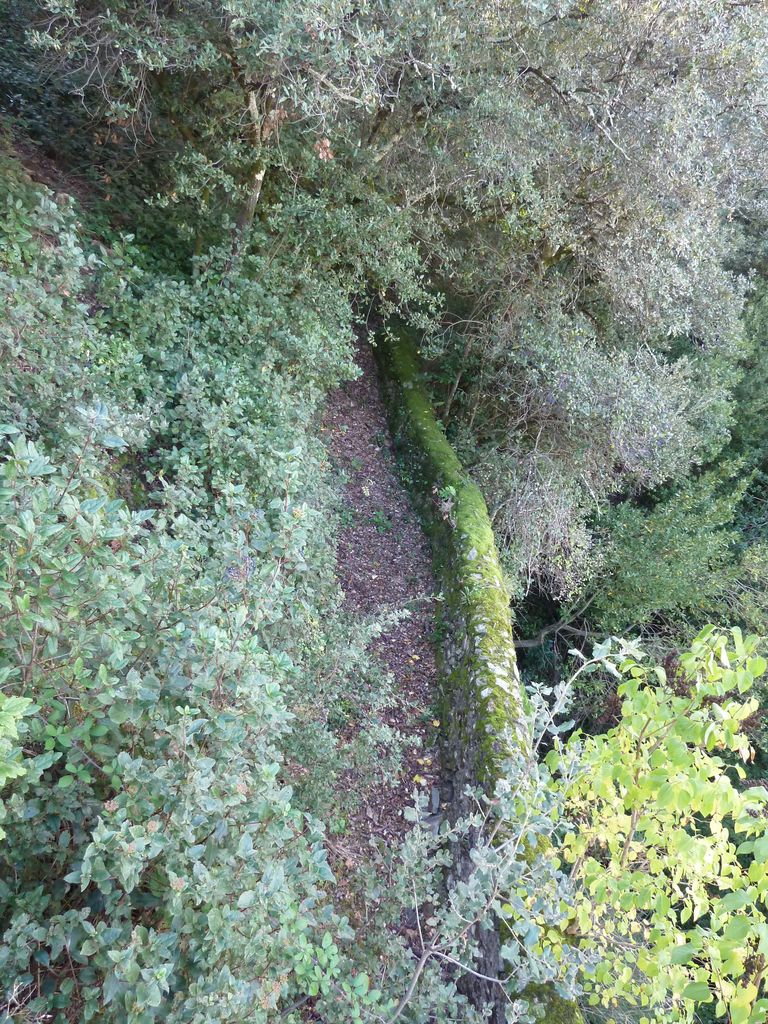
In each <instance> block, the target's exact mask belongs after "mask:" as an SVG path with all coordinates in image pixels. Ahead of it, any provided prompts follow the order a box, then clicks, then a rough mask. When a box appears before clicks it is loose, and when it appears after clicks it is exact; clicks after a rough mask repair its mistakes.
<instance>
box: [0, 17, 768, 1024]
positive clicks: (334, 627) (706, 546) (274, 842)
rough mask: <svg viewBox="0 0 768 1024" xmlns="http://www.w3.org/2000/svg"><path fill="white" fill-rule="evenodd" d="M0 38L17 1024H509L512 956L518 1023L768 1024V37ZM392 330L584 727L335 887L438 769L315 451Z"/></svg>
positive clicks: (513, 32) (60, 32) (754, 30)
mask: <svg viewBox="0 0 768 1024" xmlns="http://www.w3.org/2000/svg"><path fill="white" fill-rule="evenodd" d="M2 17H3V21H2V23H3V24H4V26H5V27H6V28H7V39H8V44H7V46H6V47H5V49H4V51H3V53H2V55H0V84H1V85H2V95H3V99H2V104H3V121H2V132H3V136H2V137H3V142H2V155H1V156H0V177H1V178H2V182H3V187H4V193H5V196H4V199H3V208H2V210H0V294H1V295H2V297H3V306H4V315H3V318H2V321H1V322H0V403H1V404H2V413H1V414H0V437H1V438H2V443H3V448H2V454H1V456H0V475H1V476H2V485H1V486H0V536H1V537H2V548H1V549H0V787H2V790H1V791H0V800H1V801H2V802H1V803H0V824H1V826H2V828H0V862H2V865H3V870H2V871H1V872H0V922H1V927H2V944H1V945H0V987H1V988H2V991H3V999H4V1008H3V1012H4V1013H5V1014H7V1015H8V1016H9V1017H11V1018H13V1019H14V1020H19V1021H30V1022H32V1021H38V1020H42V1019H44V1016H45V1015H47V1014H51V1013H52V1014H53V1015H54V1018H55V1019H58V1020H62V1021H63V1020H91V1019H99V1020H105V1021H115V1022H122V1021H128V1022H131V1024H145V1022H146V1024H149V1022H151V1021H155V1020H158V1021H159V1020H164V1021H178V1022H184V1024H187V1022H192V1021H199V1022H209V1021H222V1022H224V1021H238V1022H240V1021H244V1020H245V1021H253V1022H254V1024H258V1022H260V1021H264V1022H267V1021H270V1022H272V1021H275V1020H278V1019H279V1020H284V1021H287V1022H288V1024H291V1022H295V1024H298V1022H299V1021H300V1020H302V1019H306V1018H305V1017H304V1016H303V1015H304V1014H305V1013H307V1012H311V1013H313V1014H314V1016H315V1019H320V1020H324V1021H328V1022H331V1021H332V1022H334V1024H336V1022H339V1024H343V1022H344V1021H350V1022H353V1021H361V1020H362V1021H367V1022H374V1021H375V1022H381V1021H386V1022H394V1021H396V1020H402V1021H411V1022H413V1024H417V1022H419V1024H422V1022H423V1024H426V1022H428V1021H432V1020H440V1021H443V1020H445V1021H449V1020H456V1021H462V1022H466V1024H477V1022H479V1021H480V1020H481V1019H482V1012H481V1010H479V1009H478V1008H477V1007H473V1006H471V1005H469V1004H468V1002H467V1000H466V999H465V997H464V996H463V995H462V994H460V992H459V989H460V987H461V986H460V984H457V982H458V981H459V978H460V975H461V973H462V972H466V971H471V970H472V969H473V963H474V962H475V960H474V958H475V956H476V954H477V949H476V947H475V944H474V941H473V939H472V935H474V934H475V929H476V927H477V926H483V925H487V924H488V922H497V923H498V922H501V931H500V941H501V951H502V954H501V955H502V958H503V960H504V963H505V965H506V970H505V973H504V976H503V977H501V978H500V979H499V982H498V983H499V984H500V985H501V986H502V988H503V991H504V993H505V997H506V998H507V1000H508V1004H509V1005H508V1017H509V1019H510V1020H513V1019H514V1020H526V1019H531V1015H532V1013H533V1011H534V1007H533V1005H532V1004H533V1003H535V993H536V992H537V991H538V989H537V988H535V987H534V988H531V987H530V986H531V985H534V986H538V985H540V984H541V983H548V982H552V981H554V982H556V983H557V986H558V991H559V992H561V993H562V994H563V995H564V996H566V997H568V998H574V997H580V998H581V999H582V1003H583V1005H584V1007H585V1012H586V1013H588V1014H594V1017H593V1018H591V1019H594V1020H600V1021H602V1020H605V1019H606V1017H608V1018H609V1019H610V1018H611V1017H613V1018H615V1019H618V1018H621V1019H626V1020H640V1021H643V1020H652V1019H653V1020H658V1021H672V1020H684V1021H691V1020H693V1019H694V1016H695V1015H696V1014H697V1013H709V1012H710V1011H711V1013H712V1014H713V1015H714V1017H716V1018H718V1019H724V1020H727V1021H728V1022H729V1024H761V1022H764V1021H765V1020H766V1019H767V1018H768V1002H767V1001H766V998H765V997H764V991H765V975H766V970H765V966H766V957H768V947H767V946H766V943H767V941H768V940H767V939H766V935H767V934H768V933H767V932H766V919H765V902H766V899H765V895H766V879H765V878H764V875H765V871H764V861H765V859H766V837H765V792H764V790H762V789H759V788H758V787H753V788H751V789H750V788H746V787H743V786H741V783H740V782H739V781H738V779H739V777H740V776H743V775H744V772H745V770H746V771H748V772H753V773H754V772H755V771H759V770H760V766H761V764H762V763H763V762H762V761H761V759H763V758H764V757H765V756H768V755H767V754H766V751H768V744H767V743H766V741H765V739H764V734H765V729H764V726H763V725H762V723H761V721H760V713H759V707H758V701H762V703H764V694H763V690H762V685H763V684H761V683H760V681H759V680H760V677H761V676H762V674H763V672H764V670H765V663H764V661H763V660H762V658H761V656H760V655H759V653H758V647H759V645H760V641H758V640H756V639H754V638H751V637H750V638H749V639H746V640H745V639H742V634H741V632H739V631H738V629H736V630H734V631H733V632H732V633H730V634H725V633H721V632H719V631H714V630H708V631H705V632H704V633H701V627H702V626H703V624H704V623H705V622H706V621H707V620H717V621H729V622H732V623H734V624H740V625H742V626H743V627H744V631H745V632H755V633H758V634H765V633H766V632H767V631H768V602H767V601H766V597H765V588H766V582H768V519H766V515H765V511H764V509H765V501H766V476H765V447H766V442H767V441H768V435H767V434H766V427H765V422H766V418H765V401H766V400H765V396H764V392H765V388H764V386H763V385H764V384H765V383H766V381H768V363H767V362H766V357H765V354H764V351H765V346H764V344H763V342H764V338H765V331H766V324H767V322H768V321H767V319H766V311H767V310H768V299H767V298H766V294H767V293H766V289H765V286H764V285H763V284H762V283H761V279H762V278H763V277H764V276H765V274H766V271H767V270H768V260H766V257H765V243H764V228H765V223H766V220H767V219H768V218H767V217H766V213H768V211H766V208H765V187H764V181H765V176H766V171H767V170H768V167H766V159H767V156H766V155H767V154H768V146H766V144H765V142H766V140H765V110H766V104H767V103H768V95H766V82H768V74H767V72H768V66H766V64H767V62H768V45H766V42H767V41H768V14H766V11H765V8H764V5H762V4H760V3H752V2H748V0H747V2H743V3H733V2H730V0H626V2H625V0H620V2H609V0H583V2H576V3H574V2H573V0H509V2H504V3H501V4H500V3H498V2H495V0H494V2H485V0H483V2H480V3H473V4H465V3H461V2H456V3H453V2H452V3H439V4H435V3H434V0H415V2H412V3H409V4H401V3H399V2H390V0H385V2H381V3H376V4H372V3H360V4H355V5H350V4H345V3H341V2H338V0H320V2H312V3H309V2H306V3H305V2H301V0H273V2H269V3H264V2H261V0H259V2H256V0H225V2H223V3H221V2H217V3H214V2H210V0H177V2H161V3H153V4H146V3H144V2H137V0H116V2H115V3H113V4H110V5H109V6H106V5H104V4H101V3H98V2H90V0H63V2H61V0H39V2H38V0H22V2H20V3H14V4H9V5H6V7H5V9H4V10H3V12H2ZM52 158H53V159H52ZM24 165H26V167H27V168H28V169H30V170H31V172H32V175H33V176H34V177H36V178H38V179H40V178H42V179H43V180H46V181H47V182H48V183H49V184H50V185H51V187H50V188H46V187H41V186H40V185H37V184H34V183H33V181H32V179H31V177H30V174H29V173H28V170H25V169H24ZM70 193H71V194H70ZM73 196H74V198H73ZM374 308H375V309H376V311H377V315H379V316H383V317H386V316H387V315H388V314H389V313H390V312H392V311H394V310H397V311H398V312H399V314H400V315H401V316H403V317H405V318H406V319H407V320H409V321H410V322H411V323H413V324H415V325H417V326H419V327H421V328H423V329H424V331H425V336H424V344H423V354H424V356H425V360H426V366H427V369H428V376H429V381H430V383H431V385H432V388H433V395H434V398H435V401H436V403H437V404H438V405H439V408H440V410H441V412H442V415H443V418H444V420H445V423H446V425H447V427H448V430H449V434H450V437H451V440H452V441H453V442H454V443H455V445H456V447H457V449H458V450H459V451H460V453H461V454H462V456H463V457H464V459H465V461H466V462H467V463H468V464H469V465H470V466H471V467H472V469H473V470H474V473H475V475H476V478H477V480H478V482H479V483H480V484H481V487H482V489H483V491H484V493H485V495H486V497H487V499H488V502H489V505H490V506H491V509H492V512H493V518H494V526H495V529H496V533H497V540H498V543H499V545H500V547H501V548H502V549H503V554H504V557H505V564H506V566H507V570H508V573H509V577H510V583H511V589H512V590H513V591H514V592H515V594H516V595H517V596H518V597H519V598H520V599H521V608H520V619H521V631H524V632H525V633H527V638H526V639H524V640H523V642H522V643H521V648H522V649H524V650H533V651H534V654H532V655H530V656H529V659H528V662H527V669H528V674H529V675H531V676H537V675H543V674H544V673H549V674H550V675H551V676H552V678H553V679H554V680H556V681H558V680H560V679H562V678H565V677H566V676H567V675H568V674H569V669H568V663H569V660H570V659H576V660H577V661H579V662H580V666H579V668H578V671H577V673H576V676H577V678H576V679H575V682H574V688H575V694H576V704H575V713H576V715H577V716H578V717H579V718H580V719H581V721H582V723H583V724H585V725H586V727H587V733H586V734H585V735H582V734H580V733H573V735H570V734H571V732H572V729H573V723H569V722H564V717H565V714H566V704H567V699H566V697H567V689H568V688H567V687H565V686H563V685H560V684H559V682H558V685H556V686H555V687H554V688H553V689H552V690H550V691H542V690H540V689H536V688H534V693H533V697H532V701H533V705H534V706H535V710H536V711H537V715H536V716H535V722H534V724H533V725H532V728H534V729H535V730H536V731H538V732H539V733H540V741H541V747H542V750H543V751H544V750H547V751H549V753H548V755H547V757H546V758H545V760H544V761H543V762H542V763H537V762H536V761H534V760H529V759H526V758H522V759H521V760H520V761H519V762H517V761H513V762H512V763H510V764H509V765H508V766H507V770H506V776H505V778H504V780H503V782H502V784H500V786H499V788H498V791H497V793H496V794H495V795H494V796H493V799H489V795H486V797H485V798H484V797H483V796H481V795H478V801H477V811H476V813H475V814H473V815H471V816H470V818H469V819H468V820H464V821H458V822H457V821H450V822H446V823H444V825H443V826H442V830H441V831H440V833H439V835H438V836H434V835H433V834H432V832H431V831H430V830H429V829H423V828H420V827H416V828H414V830H413V832H412V833H411V834H410V835H409V836H408V837H407V839H406V840H405V842H404V843H403V844H402V845H401V846H400V847H397V848H394V849H389V850H378V851H376V850H372V851H371V855H370V860H369V862H368V863H366V864H365V865H364V866H361V867H359V869H358V870H357V871H356V872H354V877H352V878H346V879H344V880H343V882H344V884H343V885H342V886H339V887H337V885H336V883H337V881H339V879H337V878H336V877H335V875H334V870H332V865H331V859H330V855H329V845H330V844H329V842H328V834H329V831H331V830H337V829H343V827H344V826H343V822H344V819H345V817H346V816H347V815H348V814H349V813H350V811H352V810H354V808H355V806H356V805H357V804H359V802H360V801H361V800H362V799H364V798H365V792H366V788H367V787H369V786H371V785H372V784H373V783H374V782H377V781H380V780H382V779H384V780H386V779H389V778H395V777H397V774H398V771H399V764H400V757H401V751H402V746H403V743H404V742H407V739H408V738H407V737H402V736H398V735H397V734H395V732H394V731H393V730H392V729H391V728H389V727H386V726H384V725H382V724H381V715H380V714H379V712H381V710H382V709H383V708H385V707H386V706H387V704H388V702H389V701H390V700H391V699H392V695H391V693H390V692H389V683H388V680H387V679H386V678H384V677H383V675H382V673H381V671H380V669H379V667H378V666H377V665H376V664H375V663H374V661H373V660H372V659H371V658H370V656H369V654H368V653H367V651H368V647H369V642H370V639H371V637H372V636H373V635H374V633H375V632H376V630H377V629H378V628H379V625H378V624H377V623H376V622H356V621H352V620H350V618H349V617H348V616H347V615H346V614H345V613H344V612H343V610H342V609H341V598H340V594H339V591H338V587H337V584H336V582H335V575H334V558H333V534H334V528H335V522H336V518H337V509H336V505H335V502H336V498H335V492H334V488H335V481H334V478H333V475H332V473H331V472H330V468H329V466H328V465H327V456H326V453H325V451H324V449H323V446H322V444H321V442H320V440H319V437H318V430H317V425H318V416H319V413H320V410H321V407H322V402H323V398H324V395H325V394H326V393H327V391H328V390H329V389H330V388H332V387H333V386H335V385H336V384H338V383H339V382H340V381H342V380H343V379H345V378H347V377H349V376H350V375H352V374H353V373H354V372H355V369H354V365H353V363H352V361H351V339H352V328H353V326H354V325H356V324H359V323H362V322H363V321H365V319H366V317H367V314H368V312H369V311H370V310H371V309H374ZM444 500H447V501H450V495H448V496H447V498H446V497H444ZM523 598H527V599H526V600H524V601H523ZM617 632H621V633H624V634H625V635H629V634H631V633H632V632H641V633H643V634H644V640H645V642H646V645H647V646H648V647H649V648H650V650H651V651H652V654H651V655H650V656H649V657H647V658H646V656H645V655H643V654H641V652H640V649H639V648H638V647H637V646H636V645H635V643H634V642H631V643H623V644H622V645H621V646H620V647H617V646H616V644H614V645H613V646H611V645H610V644H608V645H604V646H603V647H598V648H597V651H596V652H595V653H594V654H593V655H591V656H590V655H589V654H588V653H587V654H585V653H584V652H589V651H591V646H592V642H593V641H594V639H595V638H596V637H599V636H601V635H604V634H607V633H617ZM574 644H576V645H577V648H576V649H574V647H573V645H574ZM582 647H583V650H582ZM676 647H680V648H682V649H683V650H684V652H685V653H683V654H680V655H676V654H674V653H671V652H672V651H673V650H674V649H675V648H676ZM649 666H650V667H649ZM752 687H754V693H755V695H756V699H751V698H750V699H746V698H742V696H741V694H742V693H746V691H747V690H749V689H750V688H752ZM352 724H354V728H351V727H350V726H351V725H352ZM605 730H607V731H605ZM566 733H568V734H569V738H566V736H565V734H566ZM740 762H742V763H743V764H744V765H745V767H742V763H740ZM753 762H756V765H757V767H756V768H755V767H754V764H753ZM350 773H354V777H355V779H356V780H357V783H356V785H355V787H352V788H350V787H349V786H348V785H347V781H346V780H348V778H349V776H350ZM423 812H424V808H423V807H422V808H417V809H416V810H415V811H414V815H413V816H414V820H415V822H416V823H417V822H418V821H421V820H422V818H423V817H424V814H423ZM3 830H4V832H3ZM462 844H464V845H467V844H469V845H471V846H472V848H473V852H472V863H473V865H474V867H473V871H472V873H471V875H470V877H468V878H456V877H454V876H453V875H452V873H451V870H450V864H451V863H452V857H451V850H452V849H454V848H455V847H456V846H457V845H462ZM333 867H334V868H337V867H341V868H342V870H343V863H342V864H341V865H333ZM404 908H409V909H410V912H411V913H412V914H413V915H415V920H416V924H417V929H416V933H417V939H413V942H414V943H416V946H415V948H416V955H414V954H413V951H412V949H411V947H410V946H409V941H410V940H409V939H408V937H407V931H408V929H406V928H404V927H403V926H402V918H401V915H402V912H403V909H404ZM417 940H418V941H417Z"/></svg>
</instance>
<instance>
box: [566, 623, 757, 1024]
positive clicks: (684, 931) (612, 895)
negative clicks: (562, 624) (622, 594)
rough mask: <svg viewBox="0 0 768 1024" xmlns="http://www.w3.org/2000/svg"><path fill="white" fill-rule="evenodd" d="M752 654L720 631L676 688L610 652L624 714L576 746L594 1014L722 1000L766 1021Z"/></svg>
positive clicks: (576, 863)
mask: <svg viewBox="0 0 768 1024" xmlns="http://www.w3.org/2000/svg"><path fill="white" fill-rule="evenodd" d="M756 647H757V640H756V638H753V637H750V638H748V639H745V638H743V637H742V635H741V633H740V632H739V631H738V630H733V631H731V632H730V633H729V634H728V635H726V634H723V633H719V632H717V631H715V629H714V628H713V627H708V628H707V629H706V630H705V631H704V632H702V633H701V634H700V635H699V637H698V638H697V639H696V641H695V642H694V643H693V645H692V647H691V649H690V650H689V651H687V652H686V653H685V654H683V655H681V656H680V658H679V662H678V663H677V664H676V665H675V666H674V668H673V669H671V670H670V675H671V678H668V677H667V674H666V673H665V671H664V670H663V669H660V668H658V667H653V666H651V665H649V664H648V663H647V661H646V660H645V658H644V655H643V654H642V652H640V651H639V650H637V649H636V648H631V647H629V646H628V645H626V644H625V645H623V646H621V647H620V649H619V650H618V651H616V652H615V654H613V655H612V652H611V651H610V649H608V650H605V651H603V652H601V657H603V658H604V661H605V662H606V663H608V664H609V665H610V666H612V667H613V668H614V669H615V670H616V671H617V672H618V674H619V675H620V677H621V682H620V683H619V685H618V694H619V696H620V698H621V699H622V706H621V720H620V721H619V723H618V725H617V726H616V727H615V728H613V729H611V730H610V731H609V732H608V733H607V734H605V735H602V736H594V737H588V738H586V739H584V738H582V737H575V738H574V739H572V740H571V741H570V743H571V750H570V753H572V752H573V750H574V748H575V746H576V744H579V745H581V748H582V749H581V751H580V755H579V756H580V758H581V762H582V765H583V770H582V771H581V773H580V774H579V775H578V777H577V778H576V779H575V781H572V782H571V783H569V784H568V787H567V798H568V802H569V804H570V807H571V811H572V814H573V816H574V817H575V819H576V820H577V821H578V823H579V828H578V830H577V831H574V832H573V833H571V834H569V835H568V836H566V838H565V840H564V843H563V858H564V860H565V862H566V863H567V864H570V865H571V872H572V877H573V879H574V880H575V881H576V882H577V886H578V888H577V896H576V908H575V915H574V918H575V924H576V925H577V926H578V929H579V932H580V933H581V934H582V935H583V936H584V939H583V942H584V944H585V945H586V946H587V947H588V948H592V949H594V950H595V951H596V952H597V953H598V955H599V960H600V963H599V966H598V967H597V969H596V970H595V971H594V973H593V974H592V975H591V976H590V977H589V978H588V979H587V982H586V989H587V992H588V993H589V1001H590V1002H591V1003H593V1004H597V1003H601V1004H602V1005H603V1006H605V1007H608V1008H617V1007H619V1006H620V1005H621V1004H629V1005H637V1006H641V1007H647V1008H648V1010H647V1013H648V1015H649V1017H650V1018H654V1017H656V1019H663V1020H665V1021H678V1020H679V1021H688V1020H692V1019H693V1014H694V1011H695V1007H696V1006H697V1004H700V1003H710V1002H712V1003H714V1004H715V1005H714V1010H715V1015H716V1017H718V1018H723V1019H728V1020H730V1022H731V1024H758V1022H763V1021H765V1020H766V1019H768V999H767V998H763V997H762V996H763V993H764V991H765V986H764V982H763V976H764V974H765V969H766V961H767V959H768V922H766V904H767V903H768V866H767V865H766V857H768V808H767V806H766V805H767V804H768V791H766V790H765V789H763V788H762V787H752V788H748V787H745V786H744V784H743V781H742V780H743V779H744V774H745V773H744V769H743V768H742V767H741V764H740V762H741V761H747V760H749V758H750V756H751V750H750V747H749V742H748V739H747V737H746V736H745V734H744V732H743V723H744V720H745V719H746V718H747V717H748V716H749V715H750V714H752V712H753V711H754V710H755V708H756V706H757V702H756V701H755V700H752V699H748V698H747V697H746V696H745V695H746V694H747V693H748V691H749V689H750V687H751V686H752V684H753V682H754V681H755V679H756V678H758V677H759V676H760V675H762V674H763V673H764V672H765V670H766V662H765V659H764V658H762V657H761V656H759V655H757V654H756ZM565 753H566V752H565V751H562V750H561V751H555V752H554V753H553V754H552V755H551V758H550V759H551V762H552V764H553V766H554V765H556V764H557V763H558V759H559V758H560V757H561V756H563V755H564V754H565ZM564 785H565V784H564Z"/></svg>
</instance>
